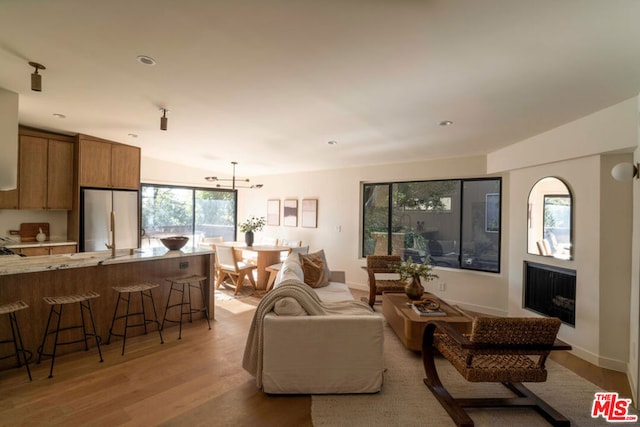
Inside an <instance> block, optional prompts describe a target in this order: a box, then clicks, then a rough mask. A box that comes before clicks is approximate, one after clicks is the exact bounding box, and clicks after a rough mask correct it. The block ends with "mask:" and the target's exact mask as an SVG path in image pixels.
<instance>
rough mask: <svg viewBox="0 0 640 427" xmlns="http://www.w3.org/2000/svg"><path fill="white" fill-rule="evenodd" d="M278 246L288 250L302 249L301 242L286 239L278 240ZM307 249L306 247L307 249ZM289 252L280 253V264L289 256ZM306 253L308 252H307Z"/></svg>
mask: <svg viewBox="0 0 640 427" xmlns="http://www.w3.org/2000/svg"><path fill="white" fill-rule="evenodd" d="M278 245H279V246H288V247H290V248H299V247H302V240H287V239H278ZM308 248H309V247H308V246H307V249H308ZM290 252H291V250H288V251H282V252H280V262H284V260H285V259H287V257H288V256H289V253H290ZM307 252H308V250H307ZM304 253H306V252H304Z"/></svg>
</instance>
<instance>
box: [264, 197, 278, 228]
mask: <svg viewBox="0 0 640 427" xmlns="http://www.w3.org/2000/svg"><path fill="white" fill-rule="evenodd" d="M267 225H280V199H269V200H267Z"/></svg>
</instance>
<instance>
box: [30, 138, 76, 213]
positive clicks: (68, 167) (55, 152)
mask: <svg viewBox="0 0 640 427" xmlns="http://www.w3.org/2000/svg"><path fill="white" fill-rule="evenodd" d="M73 156H74V153H73V142H72V141H63V140H57V139H52V138H46V137H42V136H33V135H28V134H21V135H20V146H19V161H18V207H19V208H20V209H62V210H70V209H71V207H72V197H73V163H74V162H73Z"/></svg>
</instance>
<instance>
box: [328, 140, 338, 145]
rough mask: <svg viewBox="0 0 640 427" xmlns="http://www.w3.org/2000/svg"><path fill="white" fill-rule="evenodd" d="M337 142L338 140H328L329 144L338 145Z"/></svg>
mask: <svg viewBox="0 0 640 427" xmlns="http://www.w3.org/2000/svg"><path fill="white" fill-rule="evenodd" d="M337 143H338V141H329V142H327V144H329V145H336V144H337Z"/></svg>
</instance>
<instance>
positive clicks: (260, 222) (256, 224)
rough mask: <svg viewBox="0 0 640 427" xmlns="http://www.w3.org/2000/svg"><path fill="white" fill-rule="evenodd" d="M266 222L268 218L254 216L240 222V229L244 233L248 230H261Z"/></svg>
mask: <svg viewBox="0 0 640 427" xmlns="http://www.w3.org/2000/svg"><path fill="white" fill-rule="evenodd" d="M265 224H266V219H265V218H264V217H260V218H257V217H255V216H252V217H251V218H249V219H247V220H246V221H245V222H243V223H242V224H240V226H239V227H240V231H241V232H242V233H246V232H247V231H261V230H262V227H264V226H265Z"/></svg>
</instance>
